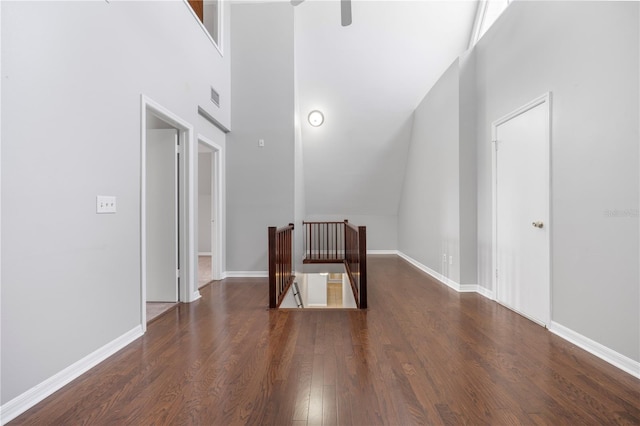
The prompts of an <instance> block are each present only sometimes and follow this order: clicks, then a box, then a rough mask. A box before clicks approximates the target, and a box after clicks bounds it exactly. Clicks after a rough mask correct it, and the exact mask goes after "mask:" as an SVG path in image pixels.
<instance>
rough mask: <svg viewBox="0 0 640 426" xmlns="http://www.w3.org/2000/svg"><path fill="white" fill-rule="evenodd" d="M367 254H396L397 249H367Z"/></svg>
mask: <svg viewBox="0 0 640 426" xmlns="http://www.w3.org/2000/svg"><path fill="white" fill-rule="evenodd" d="M367 254H398V250H367Z"/></svg>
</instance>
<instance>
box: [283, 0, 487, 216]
mask: <svg viewBox="0 0 640 426" xmlns="http://www.w3.org/2000/svg"><path fill="white" fill-rule="evenodd" d="M477 4H478V2H477V1H424V0H420V1H397V0H393V1H392V0H388V1H364V0H363V1H358V0H354V1H353V3H352V11H353V24H352V25H351V26H349V27H342V26H341V25H340V4H339V2H338V1H335V0H328V1H327V0H315V1H314V0H306V1H305V2H303V3H302V4H300V5H299V6H296V8H295V14H294V19H295V65H296V82H297V89H298V104H299V114H300V117H301V120H302V143H303V154H304V172H305V190H306V194H305V198H306V208H307V215H348V214H351V215H396V214H397V209H398V203H399V199H400V193H401V189H402V182H403V179H404V167H405V163H406V156H407V149H408V144H409V138H410V132H411V116H412V112H413V110H414V109H415V108H416V106H417V105H418V104H419V103H420V101H421V100H422V98H423V97H424V96H425V95H426V93H427V92H428V91H429V89H430V88H431V87H432V86H433V84H434V83H435V82H436V81H437V80H438V78H439V77H440V76H441V75H442V73H443V72H444V71H445V70H446V69H447V67H448V66H449V65H451V63H452V62H453V61H454V60H455V59H456V57H458V56H459V55H460V54H461V53H463V52H464V51H465V50H466V48H467V45H468V42H469V38H470V35H471V30H472V27H473V22H474V18H475V13H476V8H477ZM314 109H319V110H321V111H322V112H323V113H324V115H325V122H324V124H323V125H322V126H321V127H317V128H315V127H312V126H310V125H309V124H308V122H307V120H306V117H307V115H308V114H309V112H310V111H312V110H314Z"/></svg>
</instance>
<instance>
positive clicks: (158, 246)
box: [146, 129, 179, 302]
mask: <svg viewBox="0 0 640 426" xmlns="http://www.w3.org/2000/svg"><path fill="white" fill-rule="evenodd" d="M177 143H178V131H177V130H175V129H170V130H164V129H163V130H147V144H146V161H147V163H146V185H147V186H146V223H147V229H146V239H147V241H146V242H147V262H146V264H147V301H148V302H177V301H178V279H179V278H178V269H179V264H178V263H179V260H178V156H177V149H176V146H177Z"/></svg>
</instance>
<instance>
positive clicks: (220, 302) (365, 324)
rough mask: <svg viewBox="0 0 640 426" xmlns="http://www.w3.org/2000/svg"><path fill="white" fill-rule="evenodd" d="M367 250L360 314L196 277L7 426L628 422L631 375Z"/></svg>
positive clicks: (634, 385)
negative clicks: (282, 300) (288, 303)
mask: <svg viewBox="0 0 640 426" xmlns="http://www.w3.org/2000/svg"><path fill="white" fill-rule="evenodd" d="M368 262H369V268H368V270H369V307H370V308H369V310H368V311H356V310H353V311H339V310H335V311H327V310H323V311H293V310H289V311H278V310H267V309H266V307H267V305H268V295H267V284H266V283H267V280H266V278H253V279H240V278H236V279H225V280H223V281H221V282H215V283H213V284H211V285H209V286H206V287H205V288H204V289H203V290H202V298H201V299H200V300H198V301H196V302H194V303H191V304H181V305H180V306H179V307H178V308H177V309H174V310H172V311H171V312H169V313H167V314H166V315H164V316H162V317H161V318H159V319H158V320H156V321H154V322H153V323H152V324H150V326H149V328H148V330H147V333H146V334H145V335H144V336H143V337H142V338H140V339H139V340H137V341H135V342H134V343H132V344H131V345H129V346H128V347H126V348H125V349H123V350H122V351H120V352H118V353H117V354H116V355H114V356H112V357H111V358H109V359H108V360H107V361H105V362H103V363H102V364H100V365H98V366H97V367H96V368H94V369H93V370H91V371H90V372H88V373H87V374H85V375H83V376H81V377H80V378H78V379H77V380H75V381H73V382H72V383H71V384H69V385H67V386H66V387H65V388H63V389H62V390H60V391H58V392H56V393H55V394H54V395H52V396H51V397H49V398H47V399H46V400H44V401H43V402H41V403H40V404H38V405H36V406H35V407H34V408H32V409H31V410H29V411H27V412H26V413H24V414H23V415H22V416H20V417H19V418H17V419H16V420H15V421H14V422H12V423H11V424H34V423H35V424H40V423H42V424H92V425H106V424H207V425H236V424H237V425H244V424H250V425H290V424H293V425H306V424H308V425H311V424H347V425H349V424H354V425H374V424H396V425H410V424H465V423H466V424H516V423H525V424H610V423H622V424H638V423H640V407H639V405H638V401H639V397H640V380H638V379H635V378H634V377H632V376H630V375H628V374H626V373H624V372H622V371H620V370H618V369H617V368H615V367H613V366H611V365H609V364H607V363H606V362H604V361H602V360H600V359H599V358H596V357H595V356H592V355H590V354H588V353H587V352H585V351H583V350H581V349H579V348H577V347H575V346H574V345H572V344H571V343H568V342H567V341H565V340H563V339H561V338H559V337H557V336H555V335H554V334H552V333H550V332H548V331H547V330H545V329H544V328H542V327H540V326H538V325H536V324H534V323H532V322H531V321H529V320H527V319H525V318H523V317H521V316H519V315H518V314H515V313H513V312H511V311H509V310H508V309H506V308H504V307H502V306H500V305H498V304H497V303H495V302H492V301H489V300H487V299H485V298H483V297H482V296H480V295H477V294H472V293H467V294H464V293H462V294H461V293H456V292H455V291H453V290H451V289H449V288H448V287H446V286H444V285H442V284H440V283H437V282H436V281H434V280H433V279H432V278H430V277H428V276H427V275H425V274H423V273H422V272H420V271H419V270H417V269H415V268H413V267H412V266H410V265H409V264H408V263H406V262H404V261H403V260H402V259H400V258H398V257H395V256H370V257H369V259H368ZM239 284H240V285H239Z"/></svg>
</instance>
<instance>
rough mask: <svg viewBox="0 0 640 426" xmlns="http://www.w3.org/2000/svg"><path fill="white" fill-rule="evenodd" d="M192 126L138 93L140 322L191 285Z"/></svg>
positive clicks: (188, 298)
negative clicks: (139, 101) (139, 100)
mask: <svg viewBox="0 0 640 426" xmlns="http://www.w3.org/2000/svg"><path fill="white" fill-rule="evenodd" d="M192 135H193V129H192V127H191V125H189V124H188V123H187V122H185V121H184V120H182V119H180V118H179V117H177V116H176V115H174V114H172V113H171V112H170V111H168V110H166V109H165V108H163V107H161V106H160V105H158V104H157V103H155V102H153V101H151V100H150V99H148V98H147V97H145V96H144V95H143V96H142V97H141V151H140V159H141V185H140V189H141V190H140V222H141V223H140V225H141V226H140V260H141V264H140V276H141V280H140V281H141V282H140V286H141V315H140V316H141V325H142V327H143V330H146V325H147V323H148V322H149V321H150V320H151V319H153V318H154V317H155V316H158V315H160V314H162V313H163V312H165V311H166V310H168V309H171V308H172V307H175V306H177V304H178V303H180V302H192V301H194V300H196V299H198V298H199V297H200V293H199V292H198V290H197V288H196V286H195V277H196V276H197V272H196V265H195V258H196V256H195V241H196V238H195V235H194V233H195V228H196V224H195V218H196V214H195V196H194V189H195V186H196V183H195V171H196V165H195V158H196V157H197V150H196V149H195V146H194V145H195V144H194V143H193V136H192Z"/></svg>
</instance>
